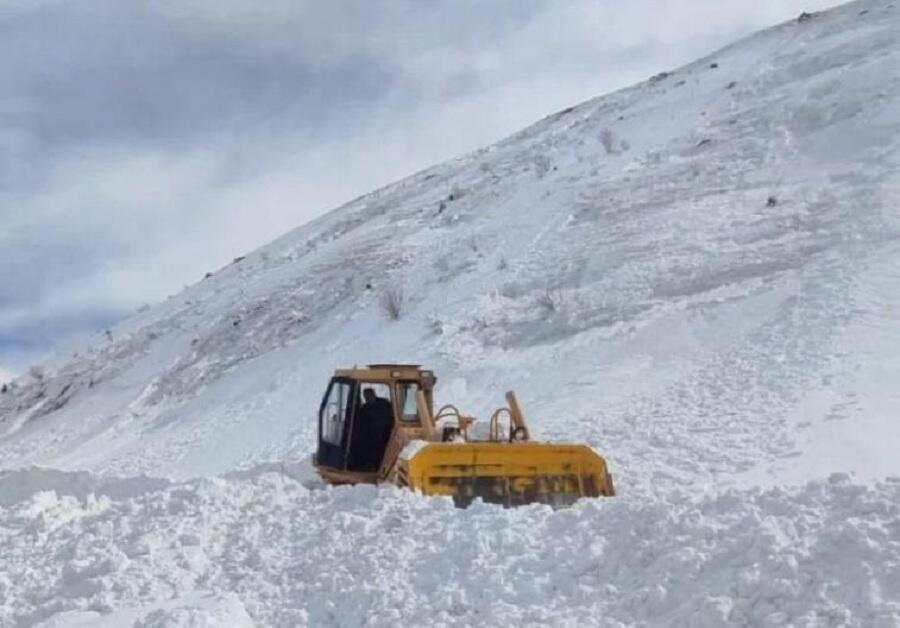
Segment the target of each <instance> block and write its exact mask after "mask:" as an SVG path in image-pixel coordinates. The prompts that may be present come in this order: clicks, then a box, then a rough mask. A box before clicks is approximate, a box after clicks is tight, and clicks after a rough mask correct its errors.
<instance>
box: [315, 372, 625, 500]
mask: <svg viewBox="0 0 900 628" xmlns="http://www.w3.org/2000/svg"><path fill="white" fill-rule="evenodd" d="M436 382H437V378H436V377H435V376H434V373H433V372H432V371H430V370H425V369H422V368H421V367H420V366H419V365H415V364H372V365H369V366H368V367H363V368H352V369H338V370H337V371H335V374H334V376H333V377H332V378H331V381H330V382H329V384H328V389H327V390H326V392H325V396H324V397H323V399H322V404H321V406H320V408H319V443H318V448H317V451H316V452H315V454H313V465H314V466H315V468H316V471H317V472H318V473H319V475H320V476H322V478H323V479H324V480H325V481H326V482H329V483H331V484H358V483H369V484H380V483H394V484H396V485H398V486H402V487H407V488H410V489H413V490H417V491H420V492H421V493H423V494H425V495H447V496H451V497H452V498H453V501H454V502H455V504H456V505H457V506H460V507H465V506H467V505H469V504H470V503H471V502H472V501H473V500H475V499H476V498H481V499H482V500H483V501H485V502H490V503H498V504H503V505H505V506H518V505H522V504H529V503H535V502H537V503H545V504H550V505H552V506H566V505H570V504H572V503H573V502H574V501H575V500H577V499H578V498H580V497H599V496H611V495H614V494H615V491H614V489H613V482H612V476H611V475H610V473H609V471H608V470H607V465H606V461H605V460H604V459H603V458H602V457H601V456H599V455H598V454H597V453H596V452H594V450H592V449H591V448H590V447H588V446H587V445H582V444H558V443H546V442H534V441H532V440H531V432H530V430H529V428H528V424H527V423H526V421H525V415H524V414H523V413H522V409H521V408H520V407H519V403H518V401H517V400H516V396H515V394H514V393H513V392H508V393H506V401H507V406H505V407H502V408H499V409H498V410H496V411H494V412H493V413H492V415H491V417H490V420H489V421H488V422H487V423H486V424H484V425H482V424H481V423H480V422H476V421H475V419H474V418H473V417H470V416H466V415H463V414H462V413H461V412H460V411H459V410H458V409H457V408H456V406H453V405H445V406H443V407H441V408H440V409H438V410H437V412H435V411H434V386H435V384H436ZM479 427H480V428H482V429H480V430H479V429H478V428H479Z"/></svg>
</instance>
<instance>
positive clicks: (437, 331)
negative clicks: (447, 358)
mask: <svg viewBox="0 0 900 628" xmlns="http://www.w3.org/2000/svg"><path fill="white" fill-rule="evenodd" d="M428 328H429V329H430V330H431V333H432V334H434V335H435V336H440V335H442V334H443V333H444V321H443V320H441V318H440V317H439V316H438V315H437V314H432V315H431V316H429V317H428Z"/></svg>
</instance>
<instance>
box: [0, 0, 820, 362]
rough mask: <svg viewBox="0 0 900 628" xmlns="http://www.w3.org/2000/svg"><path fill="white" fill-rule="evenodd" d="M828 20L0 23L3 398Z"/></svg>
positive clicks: (510, 3)
mask: <svg viewBox="0 0 900 628" xmlns="http://www.w3.org/2000/svg"><path fill="white" fill-rule="evenodd" d="M832 3H833V2H832V1H831V0H756V1H754V2H746V1H745V0H632V1H631V2H627V3H624V2H619V1H617V0H593V1H588V0H583V1H580V0H541V1H538V0H383V1H376V0H330V1H326V0H268V1H267V2H260V1H258V0H146V1H144V2H122V1H121V0H86V1H84V2H77V3H73V2H68V1H66V0H0V85H2V90H0V282H2V283H0V286H2V288H0V379H4V377H5V376H4V374H3V373H9V372H10V371H12V372H21V371H22V370H23V369H25V368H26V367H27V365H28V364H30V363H32V362H33V361H35V360H39V359H40V358H41V356H42V355H45V354H46V353H47V352H48V351H51V350H53V349H54V348H57V347H60V346H64V345H65V344H66V343H67V342H70V341H71V339H72V338H73V337H77V336H79V335H82V334H85V333H87V332H90V331H93V330H96V329H99V328H102V327H103V326H105V325H107V324H109V323H110V322H111V321H114V320H116V319H118V318H120V317H122V316H125V315H127V313H128V312H130V311H133V310H134V309H135V308H137V307H139V306H140V305H142V304H144V303H152V302H155V301H159V300H161V299H163V298H165V297H166V296H167V295H169V294H172V293H174V292H176V291H178V290H180V289H181V288H182V287H183V286H184V285H186V284H188V283H192V282H194V281H196V280H198V279H200V278H201V277H202V276H203V274H204V273H205V272H206V271H207V270H212V269H215V268H217V267H219V266H221V265H223V264H225V263H227V262H228V261H229V260H230V259H231V258H233V257H235V256H237V255H240V254H242V253H244V252H246V251H248V250H251V249H253V248H255V247H257V246H259V245H261V244H263V243H265V242H267V241H268V240H270V239H272V238H274V237H276V236H278V235H280V234H281V233H283V232H285V231H287V230H289V229H291V228H293V227H295V226H298V225H300V224H302V223H303V222H306V221H308V220H309V219H311V218H313V217H315V216H316V215H318V214H320V213H322V212H324V211H327V210H329V209H331V208H333V207H335V206H337V205H339V204H340V203H342V202H344V201H347V200H350V199H352V198H353V197H355V196H358V195H359V194H362V193H365V192H367V191H369V190H371V189H373V188H375V187H378V186H380V185H383V184H385V183H388V182H390V181H392V180H395V179H398V178H400V177H402V176H404V175H406V174H410V173H412V172H414V171H416V170H419V169H421V168H423V167H426V166H428V165H431V164H433V163H435V162H439V161H441V160H444V159H446V158H449V157H453V156H456V155H458V154H460V153H463V152H465V151H468V150H471V149H474V148H477V147H479V146H482V145H484V144H488V143H491V142H493V141H495V140H497V139H499V138H501V137H503V136H504V135H507V134H509V133H511V132H513V131H516V130H517V129H519V128H521V127H523V126H525V125H527V124H529V123H530V122H533V121H535V120H536V119H538V118H540V117H542V116H544V115H546V114H548V113H552V112H553V111H556V110H559V109H562V108H564V107H566V106H569V105H571V104H575V103H577V102H580V101H583V100H586V99H588V98H591V97H594V96H597V95H600V94H602V93H604V92H608V91H610V90H613V89H616V88H619V87H624V86H627V85H629V84H631V83H634V82H636V81H639V80H642V79H644V78H646V77H648V76H650V75H652V74H655V73H656V72H659V71H661V70H666V69H671V68H673V67H676V66H678V65H680V64H683V63H686V62H689V61H691V60H693V59H694V58H696V57H699V56H701V55H703V54H706V53H708V52H711V51H713V50H714V49H716V48H717V47H719V46H722V45H724V44H727V43H730V42H731V41H733V40H734V39H737V38H739V37H741V36H743V35H746V34H749V33H751V32H753V31H755V30H757V29H759V28H762V27H765V26H768V25H771V24H774V23H777V22H779V21H782V20H784V19H788V18H790V17H793V16H796V15H797V14H798V13H799V12H800V11H803V10H807V11H809V10H816V9H820V8H823V7H824V6H826V5H828V4H832Z"/></svg>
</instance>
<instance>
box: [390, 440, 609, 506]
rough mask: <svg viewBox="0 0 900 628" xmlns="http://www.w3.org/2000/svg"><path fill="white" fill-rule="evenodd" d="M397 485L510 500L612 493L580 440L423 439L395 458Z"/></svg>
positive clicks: (462, 497) (599, 461)
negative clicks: (410, 453)
mask: <svg viewBox="0 0 900 628" xmlns="http://www.w3.org/2000/svg"><path fill="white" fill-rule="evenodd" d="M400 466H401V468H400V473H399V475H398V476H399V477H402V479H403V482H402V484H403V485H405V486H409V487H410V488H413V489H416V490H419V491H421V492H422V493H424V494H426V495H451V496H453V497H454V499H456V500H457V502H458V503H460V502H462V503H464V504H465V503H468V502H469V501H471V500H472V499H474V498H476V497H481V498H482V499H484V500H485V501H491V502H497V503H503V504H507V505H516V504H522V503H530V502H542V503H550V504H568V503H571V502H573V501H575V500H576V499H577V498H579V497H598V496H600V495H606V496H609V495H613V494H614V489H613V486H612V478H611V477H610V476H609V472H608V470H607V466H606V461H605V460H604V459H603V458H602V457H601V456H600V455H598V454H597V453H596V452H594V451H593V450H592V449H591V448H590V447H588V446H586V445H568V444H552V443H535V442H525V443H492V442H485V443H471V442H470V443H429V444H428V445H426V446H425V447H423V448H422V449H420V450H419V451H418V452H416V454H415V455H414V456H413V457H412V458H411V459H409V460H403V461H401V462H400Z"/></svg>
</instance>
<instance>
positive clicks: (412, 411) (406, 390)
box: [397, 382, 419, 422]
mask: <svg viewBox="0 0 900 628" xmlns="http://www.w3.org/2000/svg"><path fill="white" fill-rule="evenodd" d="M397 390H398V393H399V399H398V401H399V403H398V406H399V408H400V420H401V421H408V422H412V421H418V420H419V412H418V409H417V408H416V392H418V390H419V384H418V383H416V382H401V383H399V384H398V385H397Z"/></svg>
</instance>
